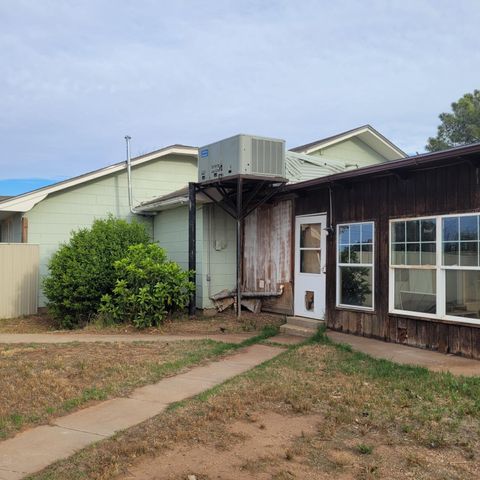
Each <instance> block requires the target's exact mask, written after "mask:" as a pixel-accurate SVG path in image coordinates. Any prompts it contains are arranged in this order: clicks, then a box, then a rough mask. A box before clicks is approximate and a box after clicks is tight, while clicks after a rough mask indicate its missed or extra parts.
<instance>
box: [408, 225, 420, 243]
mask: <svg viewBox="0 0 480 480" xmlns="http://www.w3.org/2000/svg"><path fill="white" fill-rule="evenodd" d="M419 241H420V220H409V221H408V222H407V242H419Z"/></svg>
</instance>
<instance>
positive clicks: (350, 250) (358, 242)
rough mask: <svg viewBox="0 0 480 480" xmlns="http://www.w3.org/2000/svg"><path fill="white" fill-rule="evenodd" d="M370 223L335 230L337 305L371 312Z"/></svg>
mask: <svg viewBox="0 0 480 480" xmlns="http://www.w3.org/2000/svg"><path fill="white" fill-rule="evenodd" d="M373 239H374V226H373V222H364V223H350V224H344V225H339V226H338V228H337V305H339V306H348V307H355V308H365V309H368V310H372V309H373V276H374V274H373V259H374V248H373V247H374V241H373Z"/></svg>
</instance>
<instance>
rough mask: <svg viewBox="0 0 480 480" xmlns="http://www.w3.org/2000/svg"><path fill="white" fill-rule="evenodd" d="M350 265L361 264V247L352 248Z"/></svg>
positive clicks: (354, 246)
mask: <svg viewBox="0 0 480 480" xmlns="http://www.w3.org/2000/svg"><path fill="white" fill-rule="evenodd" d="M350 263H360V245H351V246H350Z"/></svg>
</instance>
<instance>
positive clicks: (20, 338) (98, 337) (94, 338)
mask: <svg viewBox="0 0 480 480" xmlns="http://www.w3.org/2000/svg"><path fill="white" fill-rule="evenodd" d="M255 335H256V332H251V333H225V334H205V335H197V334H188V335H156V334H155V335H147V334H140V333H139V334H125V335H111V334H93V333H75V332H72V333H2V334H0V343H15V344H17V343H70V342H81V343H91V342H105V343H115V342H126V343H131V342H175V341H178V340H202V339H210V340H215V341H217V342H225V343H236V344H239V343H242V342H243V341H244V340H246V339H248V338H250V337H253V336H255Z"/></svg>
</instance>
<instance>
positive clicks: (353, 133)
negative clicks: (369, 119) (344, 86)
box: [290, 124, 407, 160]
mask: <svg viewBox="0 0 480 480" xmlns="http://www.w3.org/2000/svg"><path fill="white" fill-rule="evenodd" d="M353 137H357V138H359V139H360V140H361V141H362V142H364V143H365V144H367V145H368V146H369V147H371V148H372V149H373V150H375V151H377V152H378V153H380V154H381V155H382V156H384V157H385V158H386V159H387V160H398V159H400V158H405V157H406V156H407V154H406V153H405V152H404V151H403V150H401V149H400V148H398V147H397V146H396V145H395V144H394V143H392V142H391V141H390V140H388V138H386V137H384V136H383V135H382V134H381V133H380V132H378V131H377V130H375V129H374V128H373V127H372V126H371V125H368V124H367V125H362V126H361V127H357V128H353V129H352V130H347V131H346V132H342V133H338V134H336V135H332V136H331V137H326V138H322V139H320V140H316V141H315V142H311V143H307V144H305V145H300V146H299V147H295V148H291V149H290V151H292V152H297V153H307V154H309V153H312V152H315V151H317V150H321V149H322V148H327V147H329V146H331V145H335V144H337V143H340V142H344V141H345V140H348V139H350V138H353Z"/></svg>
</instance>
